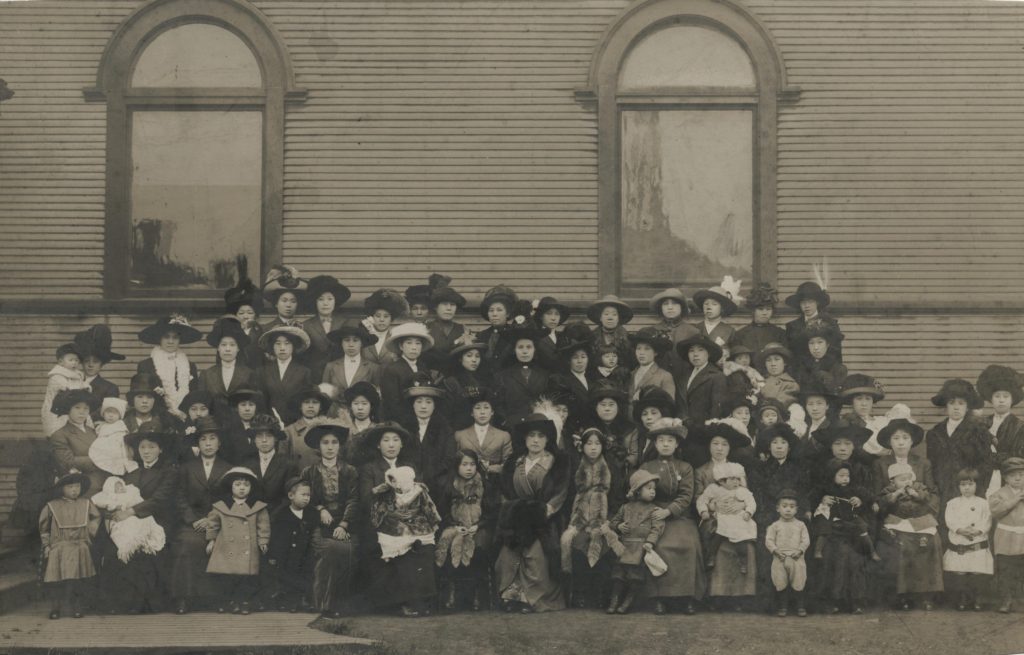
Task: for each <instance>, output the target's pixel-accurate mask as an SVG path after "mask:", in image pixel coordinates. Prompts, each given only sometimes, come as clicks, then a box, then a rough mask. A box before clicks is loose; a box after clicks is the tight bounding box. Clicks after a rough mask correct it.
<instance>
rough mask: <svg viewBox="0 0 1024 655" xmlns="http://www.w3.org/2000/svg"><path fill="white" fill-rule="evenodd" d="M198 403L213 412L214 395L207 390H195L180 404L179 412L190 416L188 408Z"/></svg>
mask: <svg viewBox="0 0 1024 655" xmlns="http://www.w3.org/2000/svg"><path fill="white" fill-rule="evenodd" d="M196 403H202V404H203V405H206V409H209V410H211V411H212V410H213V395H212V394H211V393H210V392H209V391H206V390H205V389H195V390H193V391H189V392H188V394H186V395H185V397H184V398H182V399H181V402H180V403H179V404H178V410H179V411H181V412H184V413H185V414H188V408H189V407H191V406H192V405H195V404H196Z"/></svg>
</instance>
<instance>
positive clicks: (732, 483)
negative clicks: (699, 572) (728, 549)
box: [697, 462, 757, 575]
mask: <svg viewBox="0 0 1024 655" xmlns="http://www.w3.org/2000/svg"><path fill="white" fill-rule="evenodd" d="M714 476H715V482H714V483H713V484H710V485H708V486H707V488H705V489H704V491H703V493H701V495H700V496H699V497H698V498H697V512H698V513H699V514H700V518H701V520H702V521H710V520H712V519H714V520H715V532H714V534H713V535H712V536H711V539H710V540H709V541H708V550H707V553H706V554H705V555H706V558H707V559H706V560H705V561H704V565H705V566H706V567H707V568H708V569H713V568H715V565H716V560H717V558H718V551H719V549H720V548H721V546H722V542H723V541H726V540H728V541H730V542H732V543H734V544H741V545H742V546H744V547H743V548H739V549H737V550H736V556H737V558H738V560H739V561H738V570H739V572H740V574H741V575H747V573H748V562H749V561H750V560H751V559H753V556H754V540H755V539H757V524H756V523H755V522H754V519H753V516H754V512H756V511H757V501H756V500H755V499H754V494H752V493H751V492H750V490H749V489H747V488H746V487H745V486H743V482H744V480H746V473H745V472H744V470H743V466H742V465H740V464H737V463H735V462H725V463H722V464H715V467H714Z"/></svg>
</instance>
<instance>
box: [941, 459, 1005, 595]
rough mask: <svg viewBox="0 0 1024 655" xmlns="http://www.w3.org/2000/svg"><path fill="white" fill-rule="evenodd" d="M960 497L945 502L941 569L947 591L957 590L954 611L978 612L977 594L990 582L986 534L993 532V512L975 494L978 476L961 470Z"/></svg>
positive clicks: (959, 475) (975, 472)
mask: <svg viewBox="0 0 1024 655" xmlns="http://www.w3.org/2000/svg"><path fill="white" fill-rule="evenodd" d="M956 478H957V482H958V484H959V486H960V495H959V496H957V497H956V498H954V499H952V500H950V501H949V502H948V503H946V511H945V513H944V514H943V517H944V523H945V525H946V529H947V530H948V532H947V535H948V536H947V542H948V544H949V545H948V546H947V547H946V552H945V554H944V555H943V556H942V570H943V571H945V572H946V573H948V574H950V575H949V577H948V580H949V581H950V585H949V586H950V587H951V589H950V591H956V592H957V594H958V596H959V598H958V599H957V606H956V608H957V609H958V610H960V611H964V610H966V609H968V608H970V609H973V610H975V611H978V610H981V603H980V602H979V600H978V596H979V594H981V593H983V592H984V591H985V590H987V589H988V588H989V581H990V580H991V579H992V571H993V566H992V551H991V550H990V549H989V534H990V533H991V532H992V512H991V511H990V510H989V507H988V502H986V501H985V499H984V498H980V497H978V496H977V495H976V493H977V489H978V473H977V471H975V470H974V469H962V470H961V471H960V472H959V473H957V474H956Z"/></svg>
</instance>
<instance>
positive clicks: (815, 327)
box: [797, 317, 846, 344]
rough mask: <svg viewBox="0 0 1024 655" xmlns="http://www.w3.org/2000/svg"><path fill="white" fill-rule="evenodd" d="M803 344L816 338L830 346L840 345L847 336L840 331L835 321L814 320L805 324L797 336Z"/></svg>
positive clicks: (819, 318)
mask: <svg viewBox="0 0 1024 655" xmlns="http://www.w3.org/2000/svg"><path fill="white" fill-rule="evenodd" d="M797 337H798V338H799V339H800V341H801V342H802V343H807V342H808V341H810V340H811V339H814V338H815V337H821V338H822V339H824V340H825V341H827V342H828V343H830V344H837V343H840V342H841V341H842V340H843V339H845V338H846V335H844V334H843V333H842V331H841V330H840V329H839V324H838V323H836V322H835V321H828V320H825V319H823V318H821V317H816V318H812V319H811V320H809V321H807V323H805V324H804V327H803V329H802V330H800V332H799V333H798V334H797Z"/></svg>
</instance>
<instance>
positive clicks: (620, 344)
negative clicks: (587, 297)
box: [587, 294, 633, 368]
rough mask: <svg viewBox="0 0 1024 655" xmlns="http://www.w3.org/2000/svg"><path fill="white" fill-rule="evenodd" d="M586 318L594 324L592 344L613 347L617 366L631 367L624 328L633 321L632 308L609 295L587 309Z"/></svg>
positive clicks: (631, 359)
mask: <svg viewBox="0 0 1024 655" xmlns="http://www.w3.org/2000/svg"><path fill="white" fill-rule="evenodd" d="M587 318H589V319H590V321H591V322H592V323H595V324H596V327H595V328H594V343H595V344H596V345H598V346H600V345H607V346H613V347H614V348H615V350H616V351H617V352H618V353H619V366H625V367H626V368H630V367H632V365H633V352H632V348H631V347H630V344H629V331H628V330H627V329H626V327H625V326H626V324H627V323H629V322H630V321H632V320H633V308H632V307H630V306H629V305H628V304H626V303H625V302H624V301H623V300H621V299H620V298H619V297H618V296H616V295H614V294H609V295H606V296H603V297H601V298H599V299H598V300H595V301H594V302H592V303H591V304H590V306H589V307H587Z"/></svg>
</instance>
